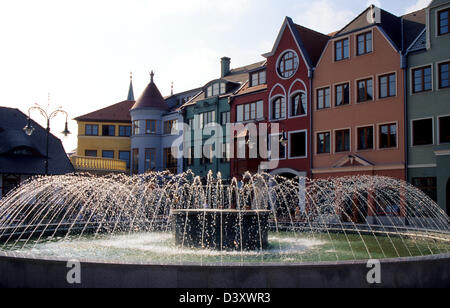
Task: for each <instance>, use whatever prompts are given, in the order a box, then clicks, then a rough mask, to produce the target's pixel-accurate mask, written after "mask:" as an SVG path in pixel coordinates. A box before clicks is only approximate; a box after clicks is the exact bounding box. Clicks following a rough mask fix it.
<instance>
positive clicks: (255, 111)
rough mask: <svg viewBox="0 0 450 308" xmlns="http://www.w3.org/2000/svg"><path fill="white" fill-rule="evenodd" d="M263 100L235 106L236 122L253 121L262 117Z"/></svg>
mask: <svg viewBox="0 0 450 308" xmlns="http://www.w3.org/2000/svg"><path fill="white" fill-rule="evenodd" d="M263 108H264V102H263V101H258V102H255V103H250V104H243V105H239V106H237V109H236V113H237V114H236V119H237V122H244V121H254V120H259V119H262V118H263V117H264V109H263Z"/></svg>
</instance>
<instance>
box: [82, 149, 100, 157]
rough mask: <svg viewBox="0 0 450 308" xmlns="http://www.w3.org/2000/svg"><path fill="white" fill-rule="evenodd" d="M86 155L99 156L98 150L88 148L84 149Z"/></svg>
mask: <svg viewBox="0 0 450 308" xmlns="http://www.w3.org/2000/svg"><path fill="white" fill-rule="evenodd" d="M84 156H86V157H97V150H86V151H84Z"/></svg>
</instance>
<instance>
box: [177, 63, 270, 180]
mask: <svg viewBox="0 0 450 308" xmlns="http://www.w3.org/2000/svg"><path fill="white" fill-rule="evenodd" d="M262 64H263V63H262V62H259V63H256V64H252V65H248V66H244V67H240V68H236V69H231V59H230V58H227V57H224V58H222V59H221V75H220V78H218V79H215V80H211V81H210V82H208V83H207V84H205V86H204V87H203V88H202V90H201V92H200V93H198V94H197V95H196V96H195V97H194V98H193V99H191V100H190V101H188V102H187V103H186V104H184V105H183V106H182V108H181V110H182V111H183V115H184V121H185V123H186V124H187V125H189V127H190V129H189V131H185V132H184V134H185V141H184V143H185V160H184V161H185V164H184V165H185V166H184V168H185V170H192V171H193V173H194V174H195V175H197V176H200V177H205V176H207V175H208V173H209V172H210V171H212V172H213V173H214V174H216V173H218V172H220V173H221V176H222V179H224V180H225V181H229V180H230V179H231V172H230V156H231V155H230V154H229V153H230V150H231V138H230V133H229V131H228V129H227V124H229V123H230V119H231V114H230V110H231V109H230V100H231V97H232V95H233V94H234V93H235V92H236V91H238V90H239V89H240V88H241V87H242V85H243V84H244V83H245V82H246V81H247V79H248V74H249V71H251V70H253V69H255V68H257V67H260V66H261V65H262Z"/></svg>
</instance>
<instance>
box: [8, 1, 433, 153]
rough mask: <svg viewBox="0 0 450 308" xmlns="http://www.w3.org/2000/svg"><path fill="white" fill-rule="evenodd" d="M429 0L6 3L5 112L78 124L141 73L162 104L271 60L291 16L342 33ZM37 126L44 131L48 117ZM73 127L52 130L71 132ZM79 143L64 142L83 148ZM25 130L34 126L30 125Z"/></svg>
mask: <svg viewBox="0 0 450 308" xmlns="http://www.w3.org/2000/svg"><path fill="white" fill-rule="evenodd" d="M429 2H430V1H429V0H371V1H367V0H314V1H312V0H163V1H162V0H160V1H156V0H77V1H73V0H72V1H68V0H14V1H11V0H0V42H1V43H0V44H1V45H0V46H1V47H0V90H1V91H0V106H6V107H14V108H18V109H20V110H21V111H23V112H27V110H28V107H30V106H31V105H33V104H34V103H35V102H38V103H39V104H42V105H46V104H47V102H48V93H50V98H51V99H50V101H51V103H52V106H53V108H56V107H58V106H62V107H63V108H64V109H65V110H66V111H68V112H69V114H70V117H71V118H72V119H73V118H75V117H77V116H80V115H83V114H86V113H89V112H92V111H94V110H97V109H100V108H103V107H106V106H109V105H112V104H114V103H117V102H120V101H123V100H125V99H126V97H127V92H128V85H129V73H130V72H133V76H134V78H133V83H134V91H135V96H136V99H137V98H138V97H139V96H140V94H141V93H142V91H143V90H144V88H145V86H146V85H147V83H148V82H149V79H150V77H149V71H150V70H154V71H155V82H156V84H157V85H158V87H159V89H160V90H161V92H162V94H163V95H168V94H170V84H171V82H172V81H173V82H174V89H175V92H181V91H184V90H187V89H190V88H195V87H199V86H202V85H204V84H205V83H206V82H207V81H209V80H211V79H213V78H216V77H218V75H219V73H220V58H221V57H223V56H228V57H230V58H231V62H232V67H238V66H241V65H246V64H250V63H254V62H257V61H261V60H263V58H262V57H261V54H263V53H265V52H268V51H270V49H271V48H272V45H273V43H274V41H275V39H276V36H277V34H278V31H279V29H280V27H281V25H282V22H283V20H284V17H285V16H290V17H292V18H293V19H294V22H296V23H298V24H301V25H303V26H307V27H310V28H312V29H314V30H316V31H320V32H323V33H330V32H334V31H336V30H338V29H340V28H341V27H343V26H344V25H345V24H347V23H348V22H350V21H351V20H352V19H353V18H355V17H356V16H357V15H358V14H359V13H360V12H361V11H362V10H364V9H365V8H366V7H367V6H368V5H370V4H371V3H373V4H376V5H378V6H380V7H382V8H383V9H385V10H388V11H390V12H392V13H394V14H396V15H403V14H405V13H407V12H411V11H413V10H415V9H421V8H423V7H425V6H427V5H428V4H429ZM32 117H33V119H35V120H37V121H38V122H39V123H44V122H43V121H42V120H41V118H40V115H39V114H37V113H34V114H32ZM63 122H64V119H62V118H59V119H58V120H55V121H54V122H53V123H52V132H53V133H55V134H56V135H57V136H58V137H62V136H61V135H60V134H57V132H60V131H62V130H63V128H64V127H63V125H64V124H63ZM69 125H70V130H71V131H72V133H73V135H72V136H71V137H69V138H67V139H63V143H64V146H65V148H66V151H71V150H73V149H75V148H76V134H77V125H76V122H74V121H71V122H70V123H69ZM24 126H25V123H24Z"/></svg>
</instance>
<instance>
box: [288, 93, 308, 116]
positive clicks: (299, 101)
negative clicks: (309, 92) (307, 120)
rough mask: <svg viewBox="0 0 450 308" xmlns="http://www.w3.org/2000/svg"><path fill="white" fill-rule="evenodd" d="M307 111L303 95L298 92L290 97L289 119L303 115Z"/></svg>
mask: <svg viewBox="0 0 450 308" xmlns="http://www.w3.org/2000/svg"><path fill="white" fill-rule="evenodd" d="M307 110H308V106H307V100H306V95H305V93H303V92H300V93H297V94H295V95H294V96H292V97H291V117H296V116H302V115H305V114H306V113H307Z"/></svg>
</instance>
